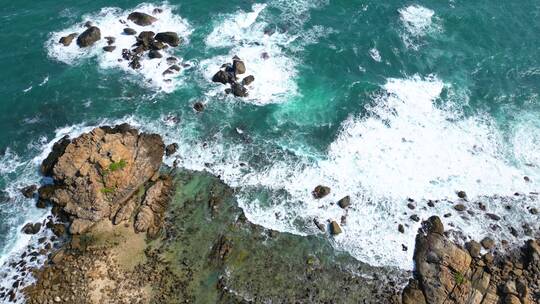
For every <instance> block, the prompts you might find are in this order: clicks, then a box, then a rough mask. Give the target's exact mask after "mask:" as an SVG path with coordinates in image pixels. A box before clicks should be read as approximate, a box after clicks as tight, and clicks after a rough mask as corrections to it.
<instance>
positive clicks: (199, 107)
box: [193, 102, 204, 112]
mask: <svg viewBox="0 0 540 304" xmlns="http://www.w3.org/2000/svg"><path fill="white" fill-rule="evenodd" d="M193 109H195V111H197V112H202V111H204V104H203V103H202V102H196V103H195V104H193Z"/></svg>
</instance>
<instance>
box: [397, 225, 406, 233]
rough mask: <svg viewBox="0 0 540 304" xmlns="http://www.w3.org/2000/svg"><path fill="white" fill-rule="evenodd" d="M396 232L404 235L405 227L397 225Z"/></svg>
mask: <svg viewBox="0 0 540 304" xmlns="http://www.w3.org/2000/svg"><path fill="white" fill-rule="evenodd" d="M398 231H399V232H401V233H405V227H403V225H402V224H399V225H398Z"/></svg>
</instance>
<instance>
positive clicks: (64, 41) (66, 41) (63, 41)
mask: <svg viewBox="0 0 540 304" xmlns="http://www.w3.org/2000/svg"><path fill="white" fill-rule="evenodd" d="M77 35H78V34H77V33H71V34H69V35H67V36H64V37H62V38H60V41H58V43H61V44H63V45H64V46H69V45H70V44H71V42H73V39H75V37H77Z"/></svg>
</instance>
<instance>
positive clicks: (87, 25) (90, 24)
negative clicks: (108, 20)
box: [84, 21, 94, 28]
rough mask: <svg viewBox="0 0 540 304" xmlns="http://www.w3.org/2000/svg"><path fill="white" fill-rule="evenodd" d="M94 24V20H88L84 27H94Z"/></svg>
mask: <svg viewBox="0 0 540 304" xmlns="http://www.w3.org/2000/svg"><path fill="white" fill-rule="evenodd" d="M93 25H94V24H93V23H92V21H86V22H85V23H84V27H86V28H90V27H92V26H93Z"/></svg>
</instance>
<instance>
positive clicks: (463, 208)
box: [454, 204, 466, 212]
mask: <svg viewBox="0 0 540 304" xmlns="http://www.w3.org/2000/svg"><path fill="white" fill-rule="evenodd" d="M454 209H456V210H457V211H459V212H462V211H465V209H466V208H465V205H463V204H457V205H455V206H454Z"/></svg>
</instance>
